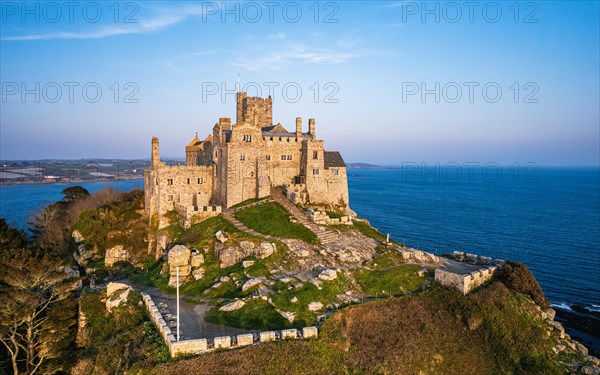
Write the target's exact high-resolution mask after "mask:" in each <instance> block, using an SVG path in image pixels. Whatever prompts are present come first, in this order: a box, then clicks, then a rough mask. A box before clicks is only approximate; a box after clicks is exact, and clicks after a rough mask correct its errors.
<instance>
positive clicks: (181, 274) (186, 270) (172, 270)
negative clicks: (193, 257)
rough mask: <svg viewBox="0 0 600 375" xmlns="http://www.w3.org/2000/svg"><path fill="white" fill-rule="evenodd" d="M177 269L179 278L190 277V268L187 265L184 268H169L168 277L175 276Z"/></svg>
mask: <svg viewBox="0 0 600 375" xmlns="http://www.w3.org/2000/svg"><path fill="white" fill-rule="evenodd" d="M177 268H179V277H187V276H189V275H190V273H192V267H191V266H189V265H185V266H179V267H177V266H171V267H170V268H169V275H170V276H177Z"/></svg>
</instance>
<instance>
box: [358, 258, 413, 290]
mask: <svg viewBox="0 0 600 375" xmlns="http://www.w3.org/2000/svg"><path fill="white" fill-rule="evenodd" d="M419 269H420V267H419V266H418V265H416V264H410V265H404V266H398V267H393V268H388V269H385V270H372V271H371V270H366V269H357V270H355V271H354V276H355V277H356V280H357V281H358V283H359V284H360V286H361V287H362V289H363V291H364V292H365V293H366V294H369V295H372V296H376V295H382V294H386V295H393V296H397V295H403V294H407V293H410V292H415V291H417V290H419V289H420V288H421V287H422V286H423V281H424V280H425V278H424V277H422V276H419V275H418V273H417V272H418V271H419Z"/></svg>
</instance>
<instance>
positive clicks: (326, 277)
mask: <svg viewBox="0 0 600 375" xmlns="http://www.w3.org/2000/svg"><path fill="white" fill-rule="evenodd" d="M318 277H319V279H321V280H323V281H331V280H335V279H337V272H336V271H335V270H330V269H327V270H323V271H322V272H321V273H320V274H319V276H318Z"/></svg>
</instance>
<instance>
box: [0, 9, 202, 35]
mask: <svg viewBox="0 0 600 375" xmlns="http://www.w3.org/2000/svg"><path fill="white" fill-rule="evenodd" d="M162 12H163V14H160V15H158V16H155V17H153V18H149V19H146V20H140V22H138V23H130V24H126V25H127V26H105V27H101V28H98V29H96V30H93V31H89V32H77V33H75V32H65V31H58V32H49V33H41V34H28V35H19V36H3V37H1V38H0V40H5V41H29V40H58V39H102V38H107V37H112V36H118V35H129V34H146V33H151V32H154V31H158V30H161V29H165V28H168V27H170V26H173V25H175V24H178V23H180V22H183V21H185V20H186V19H187V18H189V17H193V16H201V15H202V14H203V10H202V7H200V6H186V7H184V8H181V9H177V10H163V11H162Z"/></svg>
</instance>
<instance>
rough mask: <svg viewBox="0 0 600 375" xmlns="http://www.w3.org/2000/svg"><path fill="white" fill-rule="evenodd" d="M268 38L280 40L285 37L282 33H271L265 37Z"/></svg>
mask: <svg viewBox="0 0 600 375" xmlns="http://www.w3.org/2000/svg"><path fill="white" fill-rule="evenodd" d="M267 38H268V39H270V40H282V39H285V34H284V33H277V34H271V35H269V36H268V37H267Z"/></svg>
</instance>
